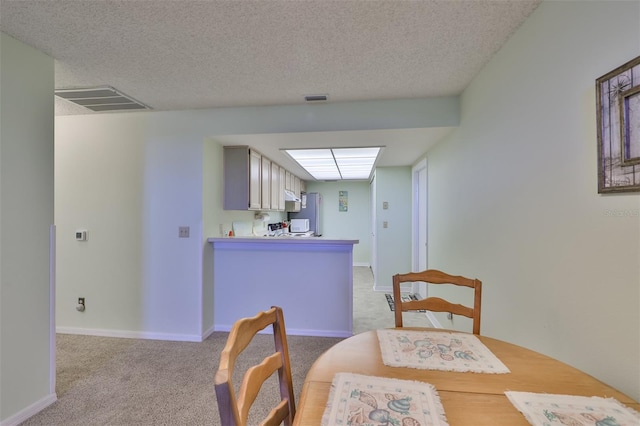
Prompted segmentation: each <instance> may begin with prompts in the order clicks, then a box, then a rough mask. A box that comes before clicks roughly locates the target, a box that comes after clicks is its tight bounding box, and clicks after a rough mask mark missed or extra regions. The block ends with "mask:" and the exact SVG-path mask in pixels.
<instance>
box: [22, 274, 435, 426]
mask: <svg viewBox="0 0 640 426" xmlns="http://www.w3.org/2000/svg"><path fill="white" fill-rule="evenodd" d="M406 315H407V314H405V318H406V320H405V321H407V322H410V323H411V324H412V325H422V326H430V324H429V322H428V320H427V319H426V317H425V316H424V314H409V316H408V317H407V316H406ZM285 321H286V312H285ZM393 326H394V316H393V312H391V311H390V310H389V306H388V304H387V302H386V300H385V297H384V293H382V292H374V291H373V277H372V275H371V270H370V269H369V268H366V267H355V268H354V333H361V332H363V331H366V330H372V329H376V328H386V327H393ZM226 339H227V333H223V332H216V333H213V334H212V335H211V336H210V337H209V338H208V339H207V340H205V341H204V342H202V343H193V342H169V341H158V340H138V339H121V338H111V337H95V336H78V335H65V334H58V335H57V342H56V350H57V353H56V355H57V356H56V358H57V359H56V361H57V372H56V373H57V375H56V393H57V395H58V401H57V402H55V403H54V404H52V405H51V406H49V407H47V408H46V409H44V410H43V411H41V412H40V413H38V414H36V415H35V416H33V417H31V418H30V419H28V420H26V421H25V422H23V423H22V424H21V425H23V426H58V425H60V426H62V425H64V426H76V425H77V426H90V425H117V426H129V425H140V426H146V425H149V426H151V425H154V426H156V425H219V424H220V418H219V417H218V408H217V403H216V397H215V391H214V388H213V376H214V374H215V371H216V369H217V366H218V362H219V356H220V352H221V351H222V348H223V347H224V345H225V343H226ZM340 340H342V339H340V338H327V337H305V336H289V337H288V342H289V352H290V357H291V364H292V374H293V384H294V389H295V392H296V397H297V398H299V395H300V390H301V389H302V384H303V383H304V378H305V376H306V374H307V371H308V370H309V368H310V367H311V364H313V362H314V361H315V359H316V358H317V357H318V356H320V355H321V354H322V353H323V352H324V351H325V350H327V349H328V348H329V347H331V346H333V345H334V344H336V343H337V342H339V341H340ZM272 349H273V338H272V336H271V335H258V336H256V338H255V339H254V341H253V342H252V343H251V344H250V345H249V349H248V350H247V351H245V353H246V354H245V353H243V355H242V356H241V358H240V360H239V363H238V365H237V369H238V371H239V372H240V374H237V375H236V377H234V382H236V381H239V380H240V379H241V374H242V373H243V372H244V370H245V369H246V368H247V367H248V366H249V365H253V364H255V363H257V362H258V360H260V359H261V358H262V356H264V355H263V354H265V353H267V351H271V350H272ZM270 380H272V383H271V385H269V384H267V385H265V389H266V390H265V392H261V394H260V395H259V396H258V399H257V400H256V406H255V410H252V412H251V415H250V422H249V424H257V420H256V419H259V418H261V417H263V416H264V415H265V414H266V413H267V410H268V409H270V405H269V404H270V403H271V402H272V401H276V399H277V396H276V394H275V393H274V392H273V391H272V389H273V388H274V386H277V385H276V379H275V377H273V378H272V379H270ZM238 387H239V383H238V384H237V385H236V389H237V388H238ZM296 402H297V399H296Z"/></svg>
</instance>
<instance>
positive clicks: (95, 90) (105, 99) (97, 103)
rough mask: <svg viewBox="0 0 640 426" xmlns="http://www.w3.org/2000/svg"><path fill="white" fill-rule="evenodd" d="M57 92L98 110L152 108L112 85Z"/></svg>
mask: <svg viewBox="0 0 640 426" xmlns="http://www.w3.org/2000/svg"><path fill="white" fill-rule="evenodd" d="M55 93H56V96H59V97H61V98H63V99H66V100H67V101H69V102H73V103H74V104H77V105H80V106H82V107H85V108H87V109H90V110H91V111H96V112H106V111H126V110H129V111H132V110H134V111H135V110H143V109H151V108H150V107H148V106H146V105H145V104H143V103H141V102H138V101H136V100H135V99H133V98H132V97H130V96H127V95H125V94H123V93H122V92H119V91H117V90H116V89H114V88H113V87H111V86H104V87H91V88H80V89H56V91H55Z"/></svg>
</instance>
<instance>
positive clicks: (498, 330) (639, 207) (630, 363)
mask: <svg viewBox="0 0 640 426" xmlns="http://www.w3.org/2000/svg"><path fill="white" fill-rule="evenodd" d="M638 28H640V3H638V2H543V3H542V5H541V6H540V7H539V8H538V9H537V10H536V11H535V12H534V13H533V14H532V15H531V16H530V17H529V19H528V20H527V21H526V22H525V23H524V24H523V26H522V27H521V28H520V29H519V30H518V31H517V33H516V34H515V35H514V36H513V37H512V38H511V40H510V41H509V42H508V43H507V44H506V45H505V46H504V47H503V48H502V49H501V50H500V51H499V53H498V54H497V55H496V56H495V57H494V58H493V59H492V61H491V62H490V63H489V64H488V65H487V66H486V67H485V68H484V69H483V70H482V72H481V73H480V74H479V75H478V76H477V77H476V78H475V79H474V80H473V82H472V84H471V85H470V86H469V87H468V88H467V90H466V91H465V92H464V94H463V97H462V118H461V125H460V128H459V129H457V130H456V131H454V132H453V134H452V136H450V137H449V138H447V139H446V141H445V142H443V143H440V144H439V145H438V146H436V147H435V148H434V149H433V150H431V151H430V152H429V154H428V159H429V266H430V267H432V268H437V269H443V270H445V271H448V272H451V273H455V274H461V275H467V276H471V277H477V278H479V279H481V280H482V281H483V284H484V285H483V306H482V309H483V310H482V321H483V324H482V330H481V332H482V334H485V335H488V336H493V337H497V338H500V339H503V340H507V341H509V342H513V343H516V344H520V345H523V346H526V347H529V348H532V349H534V350H538V351H540V352H542V353H545V354H548V355H550V356H552V357H556V358H559V359H561V360H563V361H565V362H567V363H569V364H571V365H573V366H575V367H578V368H580V369H582V370H584V371H586V372H588V373H590V374H592V375H594V376H595V377H597V378H599V379H601V380H603V381H605V382H607V383H609V384H610V385H613V386H614V387H617V388H619V389H620V390H622V391H623V392H626V393H628V394H629V395H630V396H632V397H633V398H635V399H636V400H639V399H640V313H639V312H640V238H639V235H640V219H639V217H638V214H637V213H638V212H639V211H640V195H638V193H635V194H624V195H606V196H605V195H598V193H597V167H596V166H597V148H596V147H597V143H596V109H595V79H596V78H598V77H600V76H601V75H603V74H605V73H607V72H608V71H610V70H612V69H614V68H616V67H618V66H619V65H622V64H623V63H625V62H627V61H629V60H630V59H632V58H634V57H636V56H637V55H638V54H639V52H640V40H639V34H638ZM608 211H616V212H625V211H626V212H635V213H636V214H631V215H623V216H621V217H612V216H610V215H608V214H607V212H608ZM432 294H435V291H434V292H432ZM439 320H440V322H441V323H442V324H443V326H445V327H459V326H465V324H464V323H463V322H458V320H457V319H456V322H455V323H453V324H452V323H451V322H449V321H447V320H446V319H445V318H443V317H442V316H441V317H439Z"/></svg>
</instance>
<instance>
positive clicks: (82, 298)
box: [78, 297, 84, 305]
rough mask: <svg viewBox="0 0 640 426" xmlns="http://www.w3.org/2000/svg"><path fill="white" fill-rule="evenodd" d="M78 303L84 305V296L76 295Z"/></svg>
mask: <svg viewBox="0 0 640 426" xmlns="http://www.w3.org/2000/svg"><path fill="white" fill-rule="evenodd" d="M78 305H84V297H78Z"/></svg>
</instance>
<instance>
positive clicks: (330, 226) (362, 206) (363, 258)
mask: <svg viewBox="0 0 640 426" xmlns="http://www.w3.org/2000/svg"><path fill="white" fill-rule="evenodd" d="M339 191H347V193H348V196H349V206H348V209H347V211H346V212H341V211H339V210H338V192H339ZM307 192H318V193H320V194H321V195H322V207H321V217H320V222H321V228H320V229H321V231H322V235H323V236H325V237H329V238H346V239H356V240H359V241H360V242H359V243H358V244H355V245H354V246H353V263H354V264H355V265H359V266H369V259H371V200H370V198H371V197H370V194H369V183H368V182H347V181H345V182H308V183H307Z"/></svg>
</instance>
